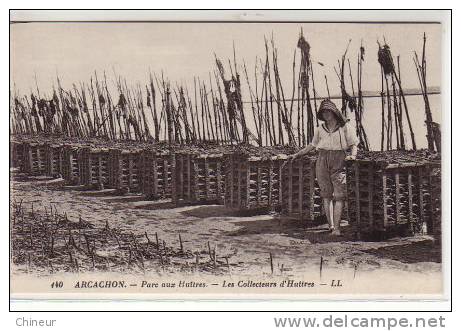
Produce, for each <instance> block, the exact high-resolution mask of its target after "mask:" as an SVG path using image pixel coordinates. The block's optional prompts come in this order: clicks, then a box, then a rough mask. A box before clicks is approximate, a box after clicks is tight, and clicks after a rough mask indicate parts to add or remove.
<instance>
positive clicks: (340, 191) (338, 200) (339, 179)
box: [331, 151, 347, 235]
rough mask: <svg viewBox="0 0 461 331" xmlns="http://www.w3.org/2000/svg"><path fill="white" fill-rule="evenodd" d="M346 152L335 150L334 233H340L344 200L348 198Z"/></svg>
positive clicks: (333, 166)
mask: <svg viewBox="0 0 461 331" xmlns="http://www.w3.org/2000/svg"><path fill="white" fill-rule="evenodd" d="M344 157H345V154H344V152H343V151H337V152H335V155H334V157H333V160H334V161H333V162H332V168H333V171H332V175H331V181H332V183H333V223H334V226H335V231H333V234H335V235H339V234H340V233H341V231H340V222H341V216H342V213H343V207H344V200H345V199H346V196H347V193H346V190H347V187H346V171H345V164H344Z"/></svg>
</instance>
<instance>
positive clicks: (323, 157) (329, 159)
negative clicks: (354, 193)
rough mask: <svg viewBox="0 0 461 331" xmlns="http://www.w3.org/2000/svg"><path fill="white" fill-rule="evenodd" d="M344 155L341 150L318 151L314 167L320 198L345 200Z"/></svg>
mask: <svg viewBox="0 0 461 331" xmlns="http://www.w3.org/2000/svg"><path fill="white" fill-rule="evenodd" d="M345 158H346V153H345V152H344V151H342V150H325V149H319V156H318V159H317V162H316V165H315V173H316V176H317V182H318V184H319V187H320V196H321V197H322V198H326V199H333V200H344V199H345V198H346V169H345Z"/></svg>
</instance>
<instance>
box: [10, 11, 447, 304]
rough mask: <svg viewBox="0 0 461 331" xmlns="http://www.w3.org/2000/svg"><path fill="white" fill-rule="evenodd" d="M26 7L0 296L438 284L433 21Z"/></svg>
mask: <svg viewBox="0 0 461 331" xmlns="http://www.w3.org/2000/svg"><path fill="white" fill-rule="evenodd" d="M32 12H33V11H32ZM254 15H255V17H257V15H256V14H254ZM186 16H187V15H186ZM23 17H24V16H23V13H21V11H11V12H10V45H9V46H10V50H9V52H10V91H9V95H10V100H9V120H10V121H9V127H10V132H9V146H10V155H9V169H10V187H9V192H10V201H9V203H10V214H9V215H10V216H9V223H10V290H11V292H10V295H11V298H14V299H34V298H35V299H55V298H67V299H72V298H74V299H79V298H90V299H102V298H104V299H114V298H128V299H149V300H155V299H210V298H211V299H235V298H238V299H241V300H244V299H264V300H265V299H267V300H270V299H286V300H299V299H303V300H306V299H334V300H337V299H354V298H355V299H357V298H358V299H396V298H398V299H432V300H438V299H442V298H443V297H444V295H445V294H446V292H445V291H446V289H447V286H449V284H447V282H446V280H447V279H448V281H449V282H450V278H447V277H448V275H447V274H446V270H447V269H446V268H448V267H449V265H450V260H448V259H446V256H445V255H444V254H442V253H443V252H444V250H445V249H449V246H450V242H449V241H448V240H449V238H448V237H447V236H446V231H449V227H450V223H451V220H450V217H451V215H445V214H443V213H442V206H443V205H444V202H445V201H444V202H442V195H443V194H442V192H443V186H444V185H446V181H447V180H450V174H449V173H442V169H443V166H442V165H443V163H444V162H446V160H447V159H445V157H446V155H447V154H446V153H451V151H450V150H443V151H442V146H443V144H442V142H443V141H444V139H451V137H450V136H445V135H444V132H445V131H444V125H445V124H446V122H445V119H446V118H447V117H448V116H451V115H450V114H451V108H450V105H447V104H446V103H444V102H443V101H442V99H443V97H444V96H445V95H446V93H447V92H449V91H447V90H446V85H444V82H443V79H442V68H443V67H444V61H445V58H444V54H443V53H444V52H445V51H446V50H443V45H442V39H443V35H444V33H446V31H445V29H444V27H443V25H442V23H441V22H440V21H437V20H430V19H428V20H424V21H415V22H412V21H399V20H389V21H388V22H386V21H382V20H381V21H378V20H376V21H374V20H373V19H372V18H370V19H369V20H367V21H364V20H361V21H339V20H337V21H328V20H313V19H311V18H312V16H310V17H311V18H310V19H304V20H303V19H299V17H302V14H300V15H298V18H297V19H293V20H290V19H287V20H284V21H280V20H279V21H270V20H260V21H258V20H252V19H251V17H250V18H249V19H247V20H238V19H235V20H234V19H228V20H222V21H217V20H210V21H206V20H201V21H200V20H197V21H194V20H187V17H186V19H181V16H179V13H178V18H177V19H175V16H174V15H170V16H169V18H170V19H165V20H144V19H143V18H142V17H141V18H140V20H139V21H136V20H111V21H103V20H100V21H97V20H92V19H91V15H90V16H89V17H88V19H82V20H80V21H77V20H72V19H66V20H62V19H54V18H53V17H51V18H50V19H39V20H34V19H33V18H34V16H33V15H30V13H29V18H28V19H24V18H23ZM230 17H233V16H232V15H230ZM370 17H372V16H370ZM181 20H183V21H181ZM445 129H446V128H445ZM442 154H443V157H442ZM447 157H450V159H451V156H450V155H447ZM444 169H445V168H444ZM442 175H443V176H442ZM443 178H445V180H443ZM443 196H444V198H446V199H451V196H445V195H443ZM447 243H448V244H447ZM446 245H448V246H446Z"/></svg>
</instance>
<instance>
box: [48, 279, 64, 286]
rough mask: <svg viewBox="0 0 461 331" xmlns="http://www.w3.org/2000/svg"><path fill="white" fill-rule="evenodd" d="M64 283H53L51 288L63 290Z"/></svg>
mask: <svg viewBox="0 0 461 331" xmlns="http://www.w3.org/2000/svg"><path fill="white" fill-rule="evenodd" d="M63 286H64V283H63V282H62V281H57V280H56V281H54V282H52V283H51V288H62V287H63Z"/></svg>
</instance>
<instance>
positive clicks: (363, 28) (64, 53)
mask: <svg viewBox="0 0 461 331" xmlns="http://www.w3.org/2000/svg"><path fill="white" fill-rule="evenodd" d="M301 28H303V30H304V35H305V38H306V39H307V41H308V42H309V44H310V45H311V57H312V59H313V60H314V61H320V62H322V63H324V64H325V66H324V67H321V66H319V65H315V66H314V73H315V75H316V88H317V90H318V91H319V94H320V95H325V94H326V92H325V91H326V90H325V83H324V78H323V76H324V74H326V75H327V77H328V82H329V86H330V91H331V92H332V93H338V91H339V82H338V79H337V77H336V74H335V73H334V69H333V65H337V60H338V59H340V58H341V55H342V54H343V52H344V50H345V48H346V46H347V43H348V41H349V39H352V42H351V44H350V47H349V52H348V55H349V58H350V60H351V65H352V70H353V73H354V75H355V74H356V59H357V53H358V49H359V47H360V42H361V41H363V45H364V47H365V63H364V67H363V89H364V90H379V89H380V84H381V80H380V79H381V78H380V68H379V64H378V61H377V50H378V46H377V43H376V41H377V39H379V40H380V41H381V42H382V41H383V36H385V38H386V41H387V43H388V44H389V45H390V47H391V51H392V53H393V55H395V56H396V55H400V56H401V70H402V82H403V86H404V87H405V88H419V84H418V80H417V75H416V70H415V67H414V64H413V60H412V57H413V52H414V51H415V50H416V51H417V52H418V54H420V53H421V50H422V36H423V33H424V32H426V35H427V38H428V40H427V49H426V52H427V70H428V72H427V76H428V85H430V86H439V85H440V79H441V63H440V61H441V43H440V41H441V40H440V37H441V25H439V24H363V23H362V24H356V23H334V24H333V23H21V24H14V25H12V26H11V48H10V49H11V80H12V83H13V82H14V83H15V84H16V87H17V88H18V89H19V91H20V92H21V93H27V94H29V92H30V88H34V89H35V81H34V75H35V74H36V75H37V81H38V84H39V87H40V89H41V90H42V91H44V92H46V91H47V90H49V89H51V86H52V83H53V81H55V77H56V72H58V73H59V76H60V78H61V80H62V83H63V85H64V87H67V88H69V87H71V84H72V83H77V82H79V81H85V82H87V81H89V78H90V76H91V75H92V73H93V72H94V71H95V70H97V71H98V72H99V73H102V71H104V70H105V71H106V73H107V75H108V78H109V79H113V69H115V71H116V72H117V74H121V75H122V76H124V77H126V79H127V81H128V83H129V84H130V83H131V84H135V83H137V82H140V83H141V84H142V85H144V84H146V83H147V82H148V77H149V69H150V70H152V72H156V73H160V71H161V70H163V71H164V74H165V76H167V77H168V78H169V79H170V80H171V81H172V82H183V83H185V84H186V85H189V86H190V84H191V83H192V84H193V77H194V76H198V77H200V78H201V79H206V80H207V81H208V75H209V72H210V71H211V70H214V69H215V62H214V55H213V53H214V52H215V53H216V55H217V56H218V57H219V58H221V59H222V60H224V61H223V62H224V63H225V64H226V63H227V59H228V58H232V44H233V42H235V46H236V52H237V61H238V63H239V64H240V65H241V64H242V63H243V62H242V60H243V59H244V60H245V61H246V64H247V67H248V69H249V71H250V72H253V70H254V64H255V58H256V56H259V57H263V56H264V36H266V37H268V38H270V36H271V34H273V35H274V40H275V43H276V46H277V47H278V52H279V55H278V57H279V70H280V74H281V77H282V81H283V82H286V84H284V85H286V90H287V91H288V92H289V91H290V90H291V77H292V60H293V52H294V50H295V49H296V44H297V40H298V35H299V31H300V29H301ZM299 56H300V54H299V51H298V52H297V59H298V60H299ZM225 68H226V69H227V65H226V66H225ZM250 75H251V74H250ZM242 79H243V73H242ZM243 82H244V80H242V85H244V86H243V88H244V89H245V88H246V84H243ZM287 91H285V93H286V94H290V93H288V92H287Z"/></svg>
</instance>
